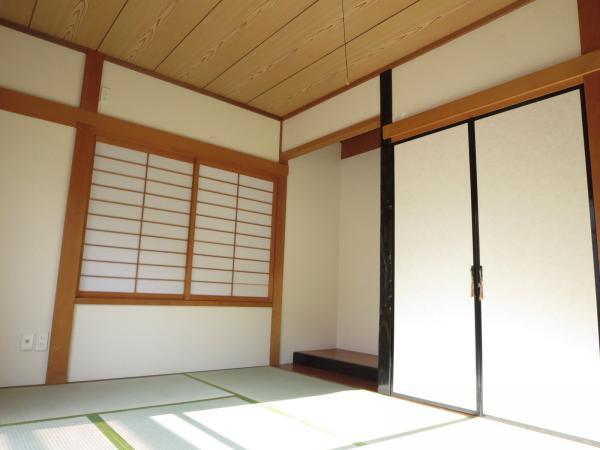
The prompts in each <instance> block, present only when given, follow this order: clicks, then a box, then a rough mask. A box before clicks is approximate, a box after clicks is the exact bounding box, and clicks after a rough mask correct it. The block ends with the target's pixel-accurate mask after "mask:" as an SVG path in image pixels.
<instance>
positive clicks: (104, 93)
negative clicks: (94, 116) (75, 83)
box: [100, 86, 110, 105]
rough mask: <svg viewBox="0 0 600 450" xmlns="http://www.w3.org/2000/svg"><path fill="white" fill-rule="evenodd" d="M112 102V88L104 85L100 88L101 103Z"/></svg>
mask: <svg viewBox="0 0 600 450" xmlns="http://www.w3.org/2000/svg"><path fill="white" fill-rule="evenodd" d="M109 102H110V88H108V87H106V86H102V87H101V88H100V103H104V104H106V105H108V103H109Z"/></svg>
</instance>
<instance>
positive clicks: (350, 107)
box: [282, 77, 379, 151]
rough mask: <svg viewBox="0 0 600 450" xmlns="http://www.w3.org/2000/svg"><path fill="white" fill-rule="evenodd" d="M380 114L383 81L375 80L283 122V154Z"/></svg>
mask: <svg viewBox="0 0 600 450" xmlns="http://www.w3.org/2000/svg"><path fill="white" fill-rule="evenodd" d="M378 114H379V77H375V78H372V79H370V80H368V81H365V82H364V83H361V84H359V85H358V86H355V87H353V88H352V89H350V90H348V91H346V92H342V93H341V94H338V95H336V96H335V97H332V98H330V99H329V100H326V101H324V102H323V103H319V104H318V105H315V106H313V107H312V108H310V109H307V110H306V111H303V112H301V113H300V114H297V115H295V116H293V117H290V118H289V119H287V120H285V121H284V122H283V141H282V150H283V151H286V150H289V149H291V148H293V147H296V146H298V145H302V144H304V143H306V142H309V141H312V140H313V139H317V138H319V137H321V136H324V135H326V134H328V133H332V132H334V131H337V130H339V129H341V128H344V127H347V126H350V125H353V124H355V123H357V122H360V121H361V120H365V119H369V118H371V117H373V116H376V115H378Z"/></svg>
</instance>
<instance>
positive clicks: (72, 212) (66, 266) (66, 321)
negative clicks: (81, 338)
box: [46, 124, 96, 384]
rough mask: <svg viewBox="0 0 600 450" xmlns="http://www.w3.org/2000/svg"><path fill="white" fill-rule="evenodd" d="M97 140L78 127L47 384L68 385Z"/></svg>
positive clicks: (88, 130)
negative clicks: (76, 301) (76, 302)
mask: <svg viewBox="0 0 600 450" xmlns="http://www.w3.org/2000/svg"><path fill="white" fill-rule="evenodd" d="M95 147H96V137H95V134H94V129H93V127H91V126H90V125H87V124H80V125H79V126H78V127H77V135H76V138H75V150H74V153H73V163H72V166H71V180H70V182H69V195H68V198H67V211H66V214H65V224H64V228H63V241H62V247H61V252H60V264H59V269H58V282H57V286H56V296H55V300H54V316H53V318H52V332H51V337H50V349H49V354H48V370H47V372H46V384H61V383H66V382H67V371H68V367H69V353H70V350H71V331H72V328H73V314H74V309H75V297H76V296H77V289H78V286H79V266H80V262H81V249H82V247H83V238H84V230H85V220H86V212H87V205H88V197H89V189H90V184H91V178H92V165H93V161H94V149H95Z"/></svg>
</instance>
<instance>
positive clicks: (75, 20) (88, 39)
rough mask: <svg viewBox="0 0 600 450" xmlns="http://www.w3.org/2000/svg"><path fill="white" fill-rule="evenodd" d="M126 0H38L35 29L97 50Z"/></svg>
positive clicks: (33, 27) (34, 21)
mask: <svg viewBox="0 0 600 450" xmlns="http://www.w3.org/2000/svg"><path fill="white" fill-rule="evenodd" d="M125 1H126V0H102V1H101V2H90V1H86V0H38V2H37V6H36V7H35V12H34V14H33V18H32V20H31V28H32V29H34V30H36V31H40V32H42V33H46V34H49V35H51V36H54V37H57V38H59V39H63V40H65V41H68V42H72V43H74V44H77V45H82V46H84V47H87V48H91V49H95V48H96V47H97V46H98V45H100V42H101V41H102V38H103V37H104V35H105V34H106V32H107V31H108V29H109V28H110V26H111V24H112V23H113V21H114V19H115V17H116V16H117V15H118V14H119V11H120V10H121V8H122V7H123V5H124V4H125Z"/></svg>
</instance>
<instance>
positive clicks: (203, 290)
mask: <svg viewBox="0 0 600 450" xmlns="http://www.w3.org/2000/svg"><path fill="white" fill-rule="evenodd" d="M272 214H273V182H271V181H267V180H261V179H258V178H253V177H249V176H246V175H241V174H238V173H235V172H229V171H225V170H221V169H216V168H214V167H210V166H206V165H200V169H199V179H198V204H197V207H196V230H195V238H194V239H195V242H194V259H193V270H192V287H191V293H192V294H193V295H228V296H232V295H233V296H240V297H268V296H269V286H270V283H269V280H270V278H269V272H270V263H269V261H270V260H271V248H272V245H271V235H272V232H271V225H272Z"/></svg>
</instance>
